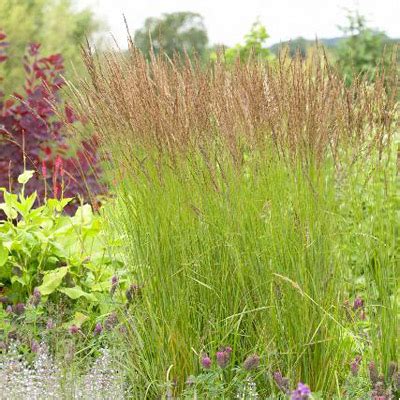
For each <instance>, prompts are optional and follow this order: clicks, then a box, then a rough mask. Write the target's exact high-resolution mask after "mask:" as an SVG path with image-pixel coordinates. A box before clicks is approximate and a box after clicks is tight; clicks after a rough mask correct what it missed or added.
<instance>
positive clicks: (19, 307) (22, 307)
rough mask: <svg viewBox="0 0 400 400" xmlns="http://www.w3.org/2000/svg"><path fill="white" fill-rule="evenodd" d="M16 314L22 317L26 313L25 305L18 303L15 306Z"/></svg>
mask: <svg viewBox="0 0 400 400" xmlns="http://www.w3.org/2000/svg"><path fill="white" fill-rule="evenodd" d="M14 312H15V314H17V315H22V314H23V313H24V312H25V304H24V303H17V304H16V305H15V306H14Z"/></svg>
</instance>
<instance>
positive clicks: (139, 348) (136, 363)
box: [71, 43, 400, 399]
mask: <svg viewBox="0 0 400 400" xmlns="http://www.w3.org/2000/svg"><path fill="white" fill-rule="evenodd" d="M86 62H87V67H88V70H89V73H90V76H91V81H90V82H83V83H82V86H81V90H80V91H74V90H73V100H71V101H73V103H74V107H75V108H76V109H77V110H80V111H83V110H85V112H86V115H87V117H88V120H89V121H90V123H91V124H92V125H93V127H94V128H95V129H96V131H97V132H98V134H99V143H100V147H101V150H102V151H104V152H105V154H107V159H108V161H109V165H108V169H107V171H106V172H107V174H108V175H107V176H108V177H109V179H110V181H112V182H113V185H112V193H113V195H114V199H113V206H112V207H110V208H109V210H108V221H109V222H110V226H111V230H110V234H115V235H116V236H117V237H122V238H123V242H124V244H125V248H124V256H125V264H126V265H128V266H129V268H130V274H131V275H132V281H134V282H136V283H137V285H138V286H136V287H135V288H137V289H136V290H133V291H132V293H131V295H130V299H131V307H130V309H129V313H128V316H129V317H128V316H127V317H126V318H128V319H129V321H130V323H129V324H128V328H127V329H128V344H129V345H128V347H127V350H126V364H127V372H128V375H129V383H130V385H131V387H132V392H133V393H134V394H135V396H136V398H159V397H160V396H166V397H167V398H173V397H174V396H175V397H176V396H188V398H195V397H196V396H197V397H198V398H235V397H239V398H256V397H257V396H258V397H259V398H280V397H281V398H284V397H285V396H291V397H292V398H293V399H302V398H321V397H322V398H326V399H330V398H349V399H350V398H362V397H363V396H364V398H374V399H378V398H379V399H383V398H385V399H389V398H393V397H394V396H398V385H397V382H398V381H397V379H398V375H397V374H398V360H399V349H400V346H399V339H398V338H399V327H400V325H399V317H400V315H399V253H398V251H399V224H398V218H399V214H398V212H399V211H398V210H399V196H398V190H399V186H398V185H399V182H398V168H399V167H398V161H397V157H398V156H397V152H398V149H397V146H398V117H397V112H398V108H397V103H396V99H397V97H396V96H397V87H398V81H397V76H396V73H395V72H396V71H395V69H394V71H392V72H391V71H378V72H377V76H376V79H375V80H374V82H373V83H371V82H369V81H368V80H366V79H364V78H363V77H362V76H360V77H358V78H356V79H354V80H353V81H352V83H351V84H345V82H343V79H342V78H341V77H340V75H339V74H337V73H336V71H335V70H334V69H333V68H332V67H331V66H329V64H328V63H327V62H326V60H325V58H324V57H323V55H318V54H317V55H315V57H314V58H312V59H308V60H301V59H289V58H288V57H286V56H285V54H282V55H281V56H280V57H279V58H278V59H277V60H275V61H273V62H271V63H270V64H269V65H266V64H265V63H257V62H251V61H249V62H247V63H245V64H243V63H242V64H241V63H240V62H239V61H238V62H236V64H234V65H232V66H229V68H228V67H227V66H226V65H225V64H224V63H223V61H219V60H216V61H215V62H214V63H212V65H210V66H209V67H208V68H204V67H202V66H198V65H196V63H190V61H187V63H186V64H185V65H182V63H181V61H179V62H176V63H174V62H173V61H171V60H169V59H167V58H165V57H163V56H162V55H160V56H158V57H153V58H152V59H151V61H150V62H147V61H146V59H145V58H144V57H143V56H142V55H141V54H140V52H138V51H137V49H135V48H134V46H133V44H132V43H131V49H130V55H129V57H128V58H127V57H121V56H120V55H118V54H113V53H110V54H108V55H107V56H106V57H105V59H104V60H103V61H102V64H101V66H100V67H99V66H98V65H97V61H96V60H95V58H94V57H93V56H92V55H91V54H90V51H88V52H87V53H86ZM396 135H397V136H396ZM396 141H397V142H396ZM139 288H140V290H139ZM139 293H140V295H139ZM355 360H356V361H355ZM378 371H379V372H378ZM368 375H369V378H368ZM299 382H300V383H299ZM246 391H247V392H246ZM245 392H246V393H247V394H245ZM311 393H312V394H311ZM240 396H242V397H240ZM246 396H247V397H246ZM251 396H253V397H251Z"/></svg>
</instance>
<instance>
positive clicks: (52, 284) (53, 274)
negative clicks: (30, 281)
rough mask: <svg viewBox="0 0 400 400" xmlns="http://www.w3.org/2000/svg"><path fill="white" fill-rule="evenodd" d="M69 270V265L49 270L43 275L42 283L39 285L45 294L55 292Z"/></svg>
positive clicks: (41, 291)
mask: <svg viewBox="0 0 400 400" xmlns="http://www.w3.org/2000/svg"><path fill="white" fill-rule="evenodd" d="M67 272H68V267H61V268H58V269H56V270H54V271H50V272H47V273H46V275H45V276H44V277H43V282H42V284H41V285H40V286H39V287H38V289H39V291H40V293H41V294H42V295H43V296H48V295H49V294H51V293H53V292H54V291H55V290H56V289H58V287H59V286H60V285H61V282H62V280H63V278H64V276H65V275H66V274H67Z"/></svg>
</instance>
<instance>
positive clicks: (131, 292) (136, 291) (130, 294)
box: [125, 284, 141, 303]
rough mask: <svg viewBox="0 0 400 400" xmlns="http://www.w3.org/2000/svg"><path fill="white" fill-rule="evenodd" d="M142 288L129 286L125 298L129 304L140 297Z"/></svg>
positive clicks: (133, 285)
mask: <svg viewBox="0 0 400 400" xmlns="http://www.w3.org/2000/svg"><path fill="white" fill-rule="evenodd" d="M140 292H141V290H140V287H139V286H138V285H135V284H132V285H130V286H129V288H128V289H126V292H125V296H126V299H127V300H128V303H130V302H131V301H132V300H133V299H134V298H135V297H136V296H139V295H140Z"/></svg>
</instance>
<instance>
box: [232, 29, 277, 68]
mask: <svg viewBox="0 0 400 400" xmlns="http://www.w3.org/2000/svg"><path fill="white" fill-rule="evenodd" d="M268 38H269V35H268V33H267V29H266V28H265V26H264V25H262V24H261V23H260V22H259V21H256V22H255V23H254V24H253V25H252V27H251V29H250V32H249V33H247V34H246V35H245V36H244V44H240V43H239V44H237V45H236V46H234V47H231V48H229V49H227V50H226V51H225V61H226V62H228V63H232V62H234V61H235V60H236V59H237V58H240V60H242V61H246V60H247V59H248V58H249V57H250V56H251V55H252V56H254V57H259V58H262V59H269V58H271V57H272V53H271V51H270V49H269V48H267V47H266V42H267V39H268Z"/></svg>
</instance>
